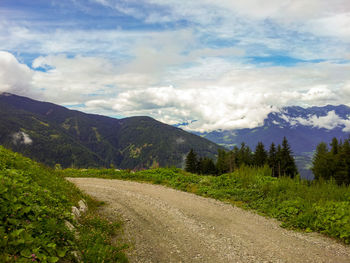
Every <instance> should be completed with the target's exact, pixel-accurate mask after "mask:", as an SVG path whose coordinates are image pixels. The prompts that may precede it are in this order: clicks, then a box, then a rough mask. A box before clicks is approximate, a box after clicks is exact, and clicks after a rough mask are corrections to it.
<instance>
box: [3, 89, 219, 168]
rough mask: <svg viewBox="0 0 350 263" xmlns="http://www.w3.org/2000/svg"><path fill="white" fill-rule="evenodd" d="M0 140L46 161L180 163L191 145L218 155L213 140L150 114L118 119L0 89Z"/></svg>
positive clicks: (73, 164) (86, 165)
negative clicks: (186, 130) (165, 122)
mask: <svg viewBox="0 0 350 263" xmlns="http://www.w3.org/2000/svg"><path fill="white" fill-rule="evenodd" d="M0 112H1V115H0V144H1V145H4V146H5V147H6V148H10V149H12V150H14V151H16V152H20V153H22V154H24V155H25V156H27V157H30V158H32V159H34V160H36V161H38V162H41V163H44V164H46V165H48V166H51V167H53V166H55V165H56V164H60V165H61V166H62V167H76V168H90V167H110V166H114V167H118V168H123V169H125V168H130V169H134V168H148V167H152V166H153V167H156V166H162V167H163V166H171V165H175V166H177V167H181V166H182V165H183V162H184V156H185V155H186V154H187V153H188V152H189V150H190V149H191V148H193V149H195V150H196V152H197V153H198V154H199V155H200V156H207V157H211V158H214V157H215V155H216V154H217V150H218V149H219V148H220V147H219V146H218V145H216V144H215V143H213V142H210V141H208V140H207V139H204V138H201V137H199V136H197V135H194V134H190V133H188V132H185V131H183V130H181V129H179V128H175V127H173V126H170V125H166V124H164V123H161V122H159V121H156V120H154V119H152V118H150V117H142V116H141V117H130V118H125V119H115V118H110V117H105V116H101V115H94V114H86V113H83V112H79V111H74V110H69V109H67V108H64V107H62V106H59V105H55V104H53V103H47V102H40V101H36V100H32V99H29V98H26V97H21V96H16V95H13V94H9V93H2V94H1V93H0Z"/></svg>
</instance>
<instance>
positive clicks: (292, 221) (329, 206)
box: [62, 167, 350, 244]
mask: <svg viewBox="0 0 350 263" xmlns="http://www.w3.org/2000/svg"><path fill="white" fill-rule="evenodd" d="M62 173H63V174H64V175H65V176H70V177H100V178H111V179H124V180H135V181H145V182H151V183H156V184H163V185H166V186H170V187H173V188H176V189H179V190H182V191H188V192H192V193H195V194H198V195H202V196H208V197H213V198H216V199H219V200H223V201H228V202H230V203H232V204H236V205H240V206H242V207H246V208H251V209H255V210H257V211H259V212H260V213H262V214H264V215H267V216H270V217H274V218H277V219H279V220H281V221H282V222H283V224H282V225H283V226H286V227H291V228H296V229H301V230H305V231H308V232H309V231H316V232H320V233H324V234H326V235H328V236H330V237H335V238H337V239H339V240H342V241H343V242H345V243H347V244H349V243H350V188H349V187H345V186H341V187H340V186H337V185H336V184H334V183H333V182H309V181H305V180H299V179H290V178H273V177H270V176H268V175H269V174H271V171H270V170H269V168H267V167H265V168H260V169H255V168H247V167H242V168H241V169H239V170H237V171H235V172H234V173H232V174H225V175H222V176H219V177H214V176H199V175H194V174H189V173H186V172H183V171H182V170H180V169H177V168H171V169H165V168H160V169H154V170H145V171H140V172H136V173H131V172H129V171H116V170H113V169H105V170H97V169H88V170H74V169H67V170H64V171H62Z"/></svg>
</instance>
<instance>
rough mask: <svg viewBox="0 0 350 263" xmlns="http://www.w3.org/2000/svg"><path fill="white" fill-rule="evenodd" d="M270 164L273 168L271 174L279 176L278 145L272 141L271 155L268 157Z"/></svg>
mask: <svg viewBox="0 0 350 263" xmlns="http://www.w3.org/2000/svg"><path fill="white" fill-rule="evenodd" d="M268 164H269V167H270V168H271V175H272V176H274V177H277V176H278V167H277V166H278V164H277V153H276V147H275V144H274V143H271V146H270V150H269V157H268Z"/></svg>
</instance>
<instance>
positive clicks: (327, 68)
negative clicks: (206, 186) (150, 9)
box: [0, 52, 350, 132]
mask: <svg viewBox="0 0 350 263" xmlns="http://www.w3.org/2000/svg"><path fill="white" fill-rule="evenodd" d="M195 62H196V63H194V64H193V65H191V66H189V67H188V68H186V69H183V68H181V67H179V68H173V69H170V70H169V69H168V70H165V71H164V74H163V75H162V76H160V77H159V76H158V77H155V75H153V74H143V73H138V72H132V71H126V70H124V69H125V68H123V67H120V68H117V69H116V68H115V66H114V63H113V61H110V60H108V59H104V58H98V57H84V56H76V57H71V58H68V57H66V56H63V55H58V56H41V57H38V58H37V59H35V60H34V62H33V65H32V68H29V67H28V66H26V65H25V64H22V63H20V62H19V61H18V60H17V59H16V58H15V57H14V56H13V55H12V54H10V53H8V52H0V76H1V77H0V91H6V92H12V93H18V94H20V95H23V94H24V95H28V96H31V97H33V98H37V99H42V100H47V101H51V102H56V103H60V104H63V105H72V104H79V105H80V108H79V109H80V110H83V111H87V112H94V113H100V114H106V115H111V116H121V117H127V116H134V115H148V116H151V117H154V118H156V119H157V120H160V121H163V122H165V123H168V124H178V123H184V122H188V123H189V125H188V126H186V127H184V128H185V129H190V130H195V131H202V132H203V131H212V130H217V129H226V130H228V129H237V128H254V127H257V126H259V125H262V124H263V121H264V119H265V118H266V116H267V115H268V114H269V113H270V112H272V111H275V110H276V109H277V108H279V107H283V106H290V105H299V106H314V105H316V106H321V105H325V104H346V103H347V102H348V101H349V98H350V92H349V91H348V90H349V87H350V86H349V85H348V84H349V82H348V72H350V65H348V64H335V63H334V64H333V63H310V64H307V63H304V64H301V65H298V66H295V67H276V66H270V67H269V66H266V67H254V66H248V65H245V64H242V63H238V62H237V63H236V64H234V63H227V62H226V61H225V59H224V58H221V59H220V58H198V59H197V60H195ZM43 68H44V69H45V70H44V71H42V70H41V69H43ZM346 91H348V92H346ZM333 117H334V116H333ZM194 120H195V121H194ZM318 121H319V120H316V119H310V120H308V123H313V125H321V124H318V123H319V122H318ZM321 121H325V120H323V119H321ZM332 121H335V119H332Z"/></svg>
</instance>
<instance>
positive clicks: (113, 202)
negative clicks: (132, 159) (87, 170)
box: [68, 178, 350, 263]
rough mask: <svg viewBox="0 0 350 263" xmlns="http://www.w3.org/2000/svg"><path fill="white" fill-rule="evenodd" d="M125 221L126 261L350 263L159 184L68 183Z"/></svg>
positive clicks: (330, 248) (331, 247)
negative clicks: (127, 245)
mask: <svg viewBox="0 0 350 263" xmlns="http://www.w3.org/2000/svg"><path fill="white" fill-rule="evenodd" d="M68 180H69V181H71V182H73V183H75V184H76V185H77V186H78V187H79V188H80V189H82V190H83V191H85V192H86V193H87V194H89V195H91V196H93V197H95V198H97V199H98V200H101V201H105V202H106V203H107V205H106V206H104V210H103V211H102V212H103V213H105V214H106V215H107V216H108V217H110V218H113V217H115V218H116V217H120V216H121V219H122V220H123V221H124V222H125V225H124V235H125V237H126V240H127V241H128V242H129V243H130V244H132V249H130V251H129V252H128V253H129V254H128V257H129V259H130V262H142V263H146V262H164V263H168V262H177V263H178V262H211V263H216V262H218V263H219V262H293V263H296V262H317V263H318V262H336V263H349V262H350V247H349V246H344V245H342V244H340V243H338V242H336V241H334V240H332V239H329V238H326V237H323V236H321V235H319V234H316V233H311V234H305V233H300V232H295V231H290V230H286V229H283V228H281V227H279V223H278V222H277V221H276V220H273V219H268V218H265V217H262V216H260V215H257V214H255V213H253V212H250V211H245V210H242V209H240V208H237V207H233V206H232V205H230V204H225V203H222V202H219V201H216V200H214V199H210V198H204V197H200V196H196V195H194V194H190V193H185V192H180V191H177V190H173V189H170V188H166V187H163V186H160V185H151V184H142V183H136V182H128V181H120V180H107V179H95V178H69V179H68Z"/></svg>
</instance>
